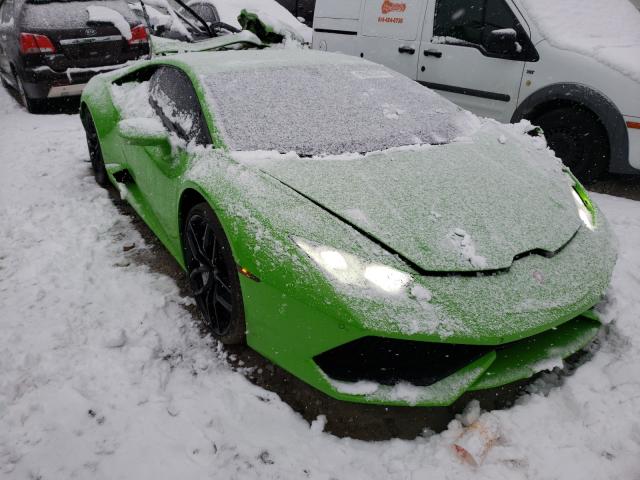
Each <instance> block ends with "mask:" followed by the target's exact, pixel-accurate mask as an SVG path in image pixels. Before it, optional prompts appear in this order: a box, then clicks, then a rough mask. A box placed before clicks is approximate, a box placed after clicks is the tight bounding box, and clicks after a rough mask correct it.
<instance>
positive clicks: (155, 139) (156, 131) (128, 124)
mask: <svg viewBox="0 0 640 480" xmlns="http://www.w3.org/2000/svg"><path fill="white" fill-rule="evenodd" d="M118 133H119V134H120V136H121V137H122V138H124V139H125V140H126V141H127V143H129V144H130V145H137V146H140V147H161V146H166V145H168V144H169V132H167V129H166V128H164V125H162V122H160V120H158V119H155V118H128V119H126V120H121V121H120V122H118Z"/></svg>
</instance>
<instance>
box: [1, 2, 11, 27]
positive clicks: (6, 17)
mask: <svg viewBox="0 0 640 480" xmlns="http://www.w3.org/2000/svg"><path fill="white" fill-rule="evenodd" d="M12 18H13V0H5V1H4V2H3V3H2V4H1V5H0V22H2V23H10V22H11V19H12Z"/></svg>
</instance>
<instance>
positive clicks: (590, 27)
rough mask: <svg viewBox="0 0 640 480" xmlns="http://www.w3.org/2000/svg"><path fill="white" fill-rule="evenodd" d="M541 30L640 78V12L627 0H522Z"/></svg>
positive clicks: (554, 40)
mask: <svg viewBox="0 0 640 480" xmlns="http://www.w3.org/2000/svg"><path fill="white" fill-rule="evenodd" d="M521 4H522V6H523V7H524V8H525V10H526V11H527V12H528V13H529V16H530V18H531V19H532V20H533V21H534V22H535V24H536V25H537V27H538V29H539V30H540V33H541V34H542V35H543V36H544V37H545V38H546V39H547V40H548V41H549V43H551V44H552V45H553V46H555V47H557V48H561V49H564V50H573V51H575V52H578V53H581V54H583V55H586V56H588V57H593V58H594V59H596V60H597V61H599V62H601V63H603V64H605V65H607V66H609V67H611V68H613V69H615V70H617V71H619V72H620V73H622V74H624V75H626V76H628V77H631V78H633V79H634V80H636V81H638V82H640V12H638V10H637V9H635V8H634V7H633V5H631V3H629V1H628V0H606V1H605V0H521Z"/></svg>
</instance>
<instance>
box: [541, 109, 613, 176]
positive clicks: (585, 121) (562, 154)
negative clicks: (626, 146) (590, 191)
mask: <svg viewBox="0 0 640 480" xmlns="http://www.w3.org/2000/svg"><path fill="white" fill-rule="evenodd" d="M533 123H534V124H536V125H538V126H539V127H540V128H542V130H543V132H544V135H545V137H546V139H547V144H548V145H549V148H551V149H552V150H553V151H554V152H555V153H556V155H557V156H558V157H559V158H560V159H562V161H563V162H564V164H565V165H566V166H567V167H569V168H570V169H571V171H572V172H573V174H574V175H575V176H576V177H577V178H578V179H579V180H580V181H581V182H583V183H590V182H593V181H595V180H597V179H598V178H599V177H601V176H602V174H603V173H604V172H605V171H606V170H607V167H608V165H609V155H610V149H609V137H608V135H607V130H606V128H605V126H604V125H603V124H602V122H601V121H600V119H599V118H598V117H597V116H596V114H594V113H593V112H591V111H589V110H587V109H585V108H581V107H579V106H575V107H563V108H558V109H555V110H551V111H548V112H546V113H543V114H542V115H540V116H539V117H537V118H535V119H534V120H533Z"/></svg>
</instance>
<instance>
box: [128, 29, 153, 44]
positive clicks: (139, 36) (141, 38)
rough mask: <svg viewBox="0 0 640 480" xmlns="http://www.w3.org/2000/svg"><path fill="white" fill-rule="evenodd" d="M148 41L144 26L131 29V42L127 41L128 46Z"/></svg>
mask: <svg viewBox="0 0 640 480" xmlns="http://www.w3.org/2000/svg"><path fill="white" fill-rule="evenodd" d="M148 41H149V40H148V39H147V29H146V28H144V25H138V26H137V27H133V28H132V29H131V40H129V45H136V44H138V43H147V42H148Z"/></svg>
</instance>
